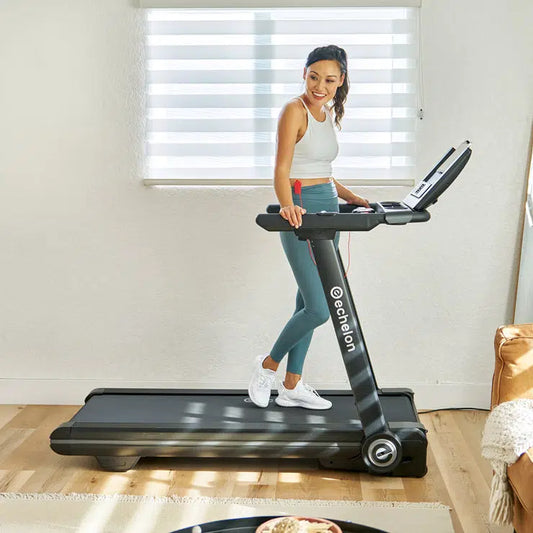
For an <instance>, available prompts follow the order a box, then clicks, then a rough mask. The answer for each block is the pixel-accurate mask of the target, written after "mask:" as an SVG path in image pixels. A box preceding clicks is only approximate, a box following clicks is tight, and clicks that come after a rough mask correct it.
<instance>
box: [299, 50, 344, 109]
mask: <svg viewBox="0 0 533 533" xmlns="http://www.w3.org/2000/svg"><path fill="white" fill-rule="evenodd" d="M304 80H305V93H306V95H307V97H308V98H309V101H310V102H311V103H313V104H317V105H324V104H327V103H328V102H329V101H330V100H332V99H333V97H334V96H335V93H336V92H337V88H339V87H340V86H341V85H342V84H343V83H344V74H341V69H340V66H339V64H338V63H337V61H334V60H333V59H323V60H322V61H317V62H316V63H312V64H311V65H309V66H308V67H307V68H305V69H304Z"/></svg>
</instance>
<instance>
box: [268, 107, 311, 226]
mask: <svg viewBox="0 0 533 533" xmlns="http://www.w3.org/2000/svg"><path fill="white" fill-rule="evenodd" d="M301 121H302V112H301V110H300V108H299V104H298V102H290V103H288V104H287V105H286V106H285V108H284V109H283V111H282V112H281V115H280V117H279V121H278V132H277V145H276V163H275V168H274V189H275V191H276V196H277V197H278V200H279V205H280V215H281V216H282V217H283V218H284V219H285V220H287V221H288V222H289V223H290V224H291V226H295V227H296V228H298V227H300V226H301V225H302V214H304V213H305V209H302V208H301V207H300V206H297V205H296V206H295V205H294V202H293V201H292V190H291V182H290V170H291V165H292V158H293V156H294V146H295V145H296V141H297V140H298V131H299V129H300V126H301Z"/></svg>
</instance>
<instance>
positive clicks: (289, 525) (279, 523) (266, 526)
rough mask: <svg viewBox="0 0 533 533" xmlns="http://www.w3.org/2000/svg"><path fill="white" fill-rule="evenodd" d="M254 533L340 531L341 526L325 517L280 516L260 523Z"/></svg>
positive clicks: (323, 532) (330, 532)
mask: <svg viewBox="0 0 533 533" xmlns="http://www.w3.org/2000/svg"><path fill="white" fill-rule="evenodd" d="M255 531H256V533H342V530H341V528H340V527H339V526H338V525H337V524H335V523H333V522H332V521H331V520H326V519H325V518H305V517H303V516H281V517H279V518H273V519H272V520H268V521H267V522H265V523H263V524H261V525H260V526H259V527H258V528H257V529H256V530H255Z"/></svg>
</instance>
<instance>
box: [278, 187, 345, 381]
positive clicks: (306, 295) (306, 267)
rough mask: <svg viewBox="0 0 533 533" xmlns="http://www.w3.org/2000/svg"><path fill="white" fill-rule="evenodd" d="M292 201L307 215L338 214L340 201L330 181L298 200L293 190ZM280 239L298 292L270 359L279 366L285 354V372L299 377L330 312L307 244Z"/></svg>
mask: <svg viewBox="0 0 533 533" xmlns="http://www.w3.org/2000/svg"><path fill="white" fill-rule="evenodd" d="M292 197H293V201H294V203H295V205H302V204H303V207H304V209H306V210H307V213H317V212H319V211H337V212H338V211H339V199H338V196H337V189H336V188H335V184H334V182H333V181H331V182H329V183H321V184H319V185H310V186H309V187H302V195H301V198H300V195H297V194H295V193H294V190H293V193H292ZM304 224H305V222H304ZM280 235H281V243H282V245H283V250H284V251H285V255H286V256H287V259H288V260H289V264H290V265H291V268H292V272H293V274H294V277H295V278H296V283H297V284H298V292H297V294H296V309H295V311H294V314H293V315H292V317H291V318H290V320H289V321H288V322H287V325H286V326H285V327H284V328H283V331H282V332H281V334H280V336H279V337H278V340H277V341H276V342H275V344H274V346H273V347H272V350H271V352H270V357H272V359H274V361H276V362H278V363H279V362H280V361H281V360H282V359H283V358H284V357H285V355H286V354H287V353H288V354H289V357H288V360H287V371H288V372H292V373H294V374H300V375H301V374H302V369H303V365H304V361H305V356H306V355H307V350H308V349H309V345H310V344H311V338H312V337H313V331H314V330H315V328H317V327H318V326H320V325H321V324H323V323H324V322H326V321H327V320H328V319H329V309H328V304H327V302H326V297H325V296H324V290H323V289H322V283H321V281H320V277H319V275H318V270H317V267H316V265H315V264H314V262H313V258H312V256H311V253H312V252H310V246H309V244H308V243H307V241H300V240H298V237H297V236H296V235H295V234H294V233H293V232H292V231H282V232H281V234H280ZM338 243H339V234H337V235H336V237H335V245H336V246H338Z"/></svg>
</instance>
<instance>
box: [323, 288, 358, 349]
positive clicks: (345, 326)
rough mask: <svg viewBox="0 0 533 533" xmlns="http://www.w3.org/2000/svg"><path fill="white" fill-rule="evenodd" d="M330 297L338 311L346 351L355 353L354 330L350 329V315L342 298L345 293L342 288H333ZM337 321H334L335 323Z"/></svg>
mask: <svg viewBox="0 0 533 533" xmlns="http://www.w3.org/2000/svg"><path fill="white" fill-rule="evenodd" d="M329 294H330V296H331V297H332V298H333V305H334V307H335V309H336V314H337V318H336V319H335V320H338V323H339V325H340V330H341V333H342V337H343V339H344V344H345V345H346V350H348V351H349V352H353V351H354V350H355V344H354V339H353V330H351V329H350V324H349V322H350V315H349V314H348V313H347V312H346V309H344V302H343V301H342V297H343V296H344V291H343V290H342V288H341V287H333V288H332V289H331V290H330V291H329ZM335 320H334V321H333V322H334V323H335Z"/></svg>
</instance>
